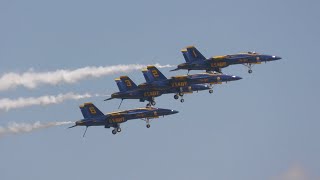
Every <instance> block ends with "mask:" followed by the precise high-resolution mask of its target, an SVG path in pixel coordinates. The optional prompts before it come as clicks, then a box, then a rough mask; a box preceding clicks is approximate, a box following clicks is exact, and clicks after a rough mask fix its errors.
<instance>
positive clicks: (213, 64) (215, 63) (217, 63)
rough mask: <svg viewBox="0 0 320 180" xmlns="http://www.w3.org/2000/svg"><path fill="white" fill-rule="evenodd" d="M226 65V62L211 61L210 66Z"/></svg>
mask: <svg viewBox="0 0 320 180" xmlns="http://www.w3.org/2000/svg"><path fill="white" fill-rule="evenodd" d="M225 66H227V63H226V62H213V63H211V67H225Z"/></svg>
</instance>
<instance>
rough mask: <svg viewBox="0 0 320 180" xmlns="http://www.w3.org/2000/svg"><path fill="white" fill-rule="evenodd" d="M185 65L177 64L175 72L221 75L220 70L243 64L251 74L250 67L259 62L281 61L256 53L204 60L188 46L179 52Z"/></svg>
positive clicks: (194, 49)
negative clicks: (213, 72) (210, 72)
mask: <svg viewBox="0 0 320 180" xmlns="http://www.w3.org/2000/svg"><path fill="white" fill-rule="evenodd" d="M181 52H182V54H183V57H184V59H185V61H186V62H185V63H182V64H179V65H178V67H177V68H176V69H173V70H171V71H176V70H180V69H184V70H188V73H189V71H190V70H206V71H207V72H208V71H216V72H220V73H221V69H222V68H225V67H227V66H229V65H234V64H243V65H244V66H246V67H248V68H249V70H248V72H249V73H252V66H253V65H255V64H261V62H269V61H275V60H279V59H281V57H279V56H272V55H265V54H259V53H256V52H246V53H238V54H232V55H224V56H214V57H211V58H209V59H207V58H205V57H204V56H203V55H202V54H201V53H200V52H199V51H198V50H197V48H195V47H194V46H188V47H186V48H184V49H182V50H181Z"/></svg>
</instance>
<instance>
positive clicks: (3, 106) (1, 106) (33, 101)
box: [0, 92, 102, 111]
mask: <svg viewBox="0 0 320 180" xmlns="http://www.w3.org/2000/svg"><path fill="white" fill-rule="evenodd" d="M98 96H102V95H99V94H89V93H85V94H76V93H73V92H69V93H66V94H58V95H56V96H52V95H51V96H50V95H47V96H40V97H28V98H23V97H20V98H18V99H9V98H3V99H0V110H6V111H8V110H10V109H16V108H23V107H27V106H34V105H41V106H45V105H49V104H59V103H62V102H64V101H66V100H78V99H84V98H90V97H98Z"/></svg>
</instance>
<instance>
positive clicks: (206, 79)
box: [69, 46, 281, 136]
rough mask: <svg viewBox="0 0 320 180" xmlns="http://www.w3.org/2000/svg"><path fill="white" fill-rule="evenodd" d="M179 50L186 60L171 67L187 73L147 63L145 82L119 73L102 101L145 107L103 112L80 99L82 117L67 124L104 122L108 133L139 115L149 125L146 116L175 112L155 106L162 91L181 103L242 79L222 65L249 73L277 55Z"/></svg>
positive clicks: (113, 131)
mask: <svg viewBox="0 0 320 180" xmlns="http://www.w3.org/2000/svg"><path fill="white" fill-rule="evenodd" d="M181 52H182V54H183V57H184V59H185V61H186V62H185V63H182V64H179V65H178V66H177V68H176V69H173V70H171V71H177V70H188V74H187V75H182V76H173V77H171V78H167V77H166V76H164V75H163V74H162V73H161V72H160V71H159V69H157V68H156V67H155V66H147V68H145V69H143V70H142V74H143V76H144V78H145V80H146V82H144V83H141V84H139V85H136V83H134V82H133V81H132V80H131V79H130V78H129V77H128V76H120V77H119V78H117V79H115V82H116V84H117V86H118V89H119V92H115V93H113V94H112V95H111V97H110V98H108V99H105V101H108V100H111V99H121V103H120V105H119V107H118V109H119V108H120V106H121V104H122V101H123V100H124V99H137V100H139V101H140V102H144V101H147V102H148V104H147V105H146V107H144V108H136V109H131V110H124V111H117V112H111V113H107V114H103V113H102V112H101V111H100V110H99V109H98V108H97V107H96V106H95V105H93V104H92V103H84V104H83V105H81V106H80V109H81V112H82V115H83V117H84V119H82V120H80V121H77V122H76V123H75V125H74V126H71V127H69V128H73V127H76V126H86V130H85V133H86V131H87V128H88V127H89V126H104V127H105V128H113V130H112V134H117V133H119V132H121V128H120V124H121V123H124V122H126V121H127V120H132V119H142V120H144V121H146V127H147V128H150V119H153V118H158V117H160V116H163V117H164V116H166V115H171V114H176V113H178V111H176V110H170V109H162V108H155V107H154V106H155V105H156V101H155V98H156V97H159V96H161V95H163V94H174V96H173V97H174V99H179V98H180V102H182V103H183V102H184V94H188V93H193V92H195V91H196V92H198V91H204V90H208V91H209V93H213V89H212V87H213V85H215V84H222V83H227V82H230V81H236V80H240V79H242V78H241V77H239V76H234V75H227V74H223V73H222V68H225V67H227V66H229V65H235V64H242V65H245V66H247V67H248V69H249V70H248V72H249V73H252V66H253V65H255V64H261V62H268V61H275V60H279V59H281V58H280V57H279V56H272V55H264V54H258V53H256V52H247V53H238V54H232V55H224V56H214V57H211V58H209V59H207V58H205V57H204V56H203V55H202V54H201V53H200V52H199V51H198V50H197V49H196V48H195V47H194V46H188V47H186V48H184V49H182V50H181ZM191 70H204V71H205V72H203V73H197V74H192V75H189V71H191ZM85 133H84V134H83V136H84V135H85Z"/></svg>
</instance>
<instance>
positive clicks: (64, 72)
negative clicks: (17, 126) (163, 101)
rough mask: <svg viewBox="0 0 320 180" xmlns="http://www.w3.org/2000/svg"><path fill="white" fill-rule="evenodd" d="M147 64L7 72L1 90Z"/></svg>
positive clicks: (61, 81) (68, 80) (60, 82)
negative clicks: (20, 72)
mask: <svg viewBox="0 0 320 180" xmlns="http://www.w3.org/2000/svg"><path fill="white" fill-rule="evenodd" d="M146 66H147V65H142V64H129V65H115V66H99V67H95V66H92V67H84V68H79V69H75V70H69V69H61V70H56V71H49V72H33V71H29V72H24V73H22V74H19V73H13V72H10V73H6V74H4V75H2V76H1V77H0V91H5V90H9V89H12V88H16V87H18V86H24V87H26V88H29V89H32V88H36V87H37V86H39V85H40V84H49V85H57V84H62V83H66V84H70V83H75V82H78V81H80V80H83V79H86V78H97V77H101V76H106V75H110V74H114V73H120V72H126V73H127V72H130V71H133V70H139V69H142V68H144V67H146ZM155 66H157V67H159V68H165V67H172V65H160V64H156V65H155Z"/></svg>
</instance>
